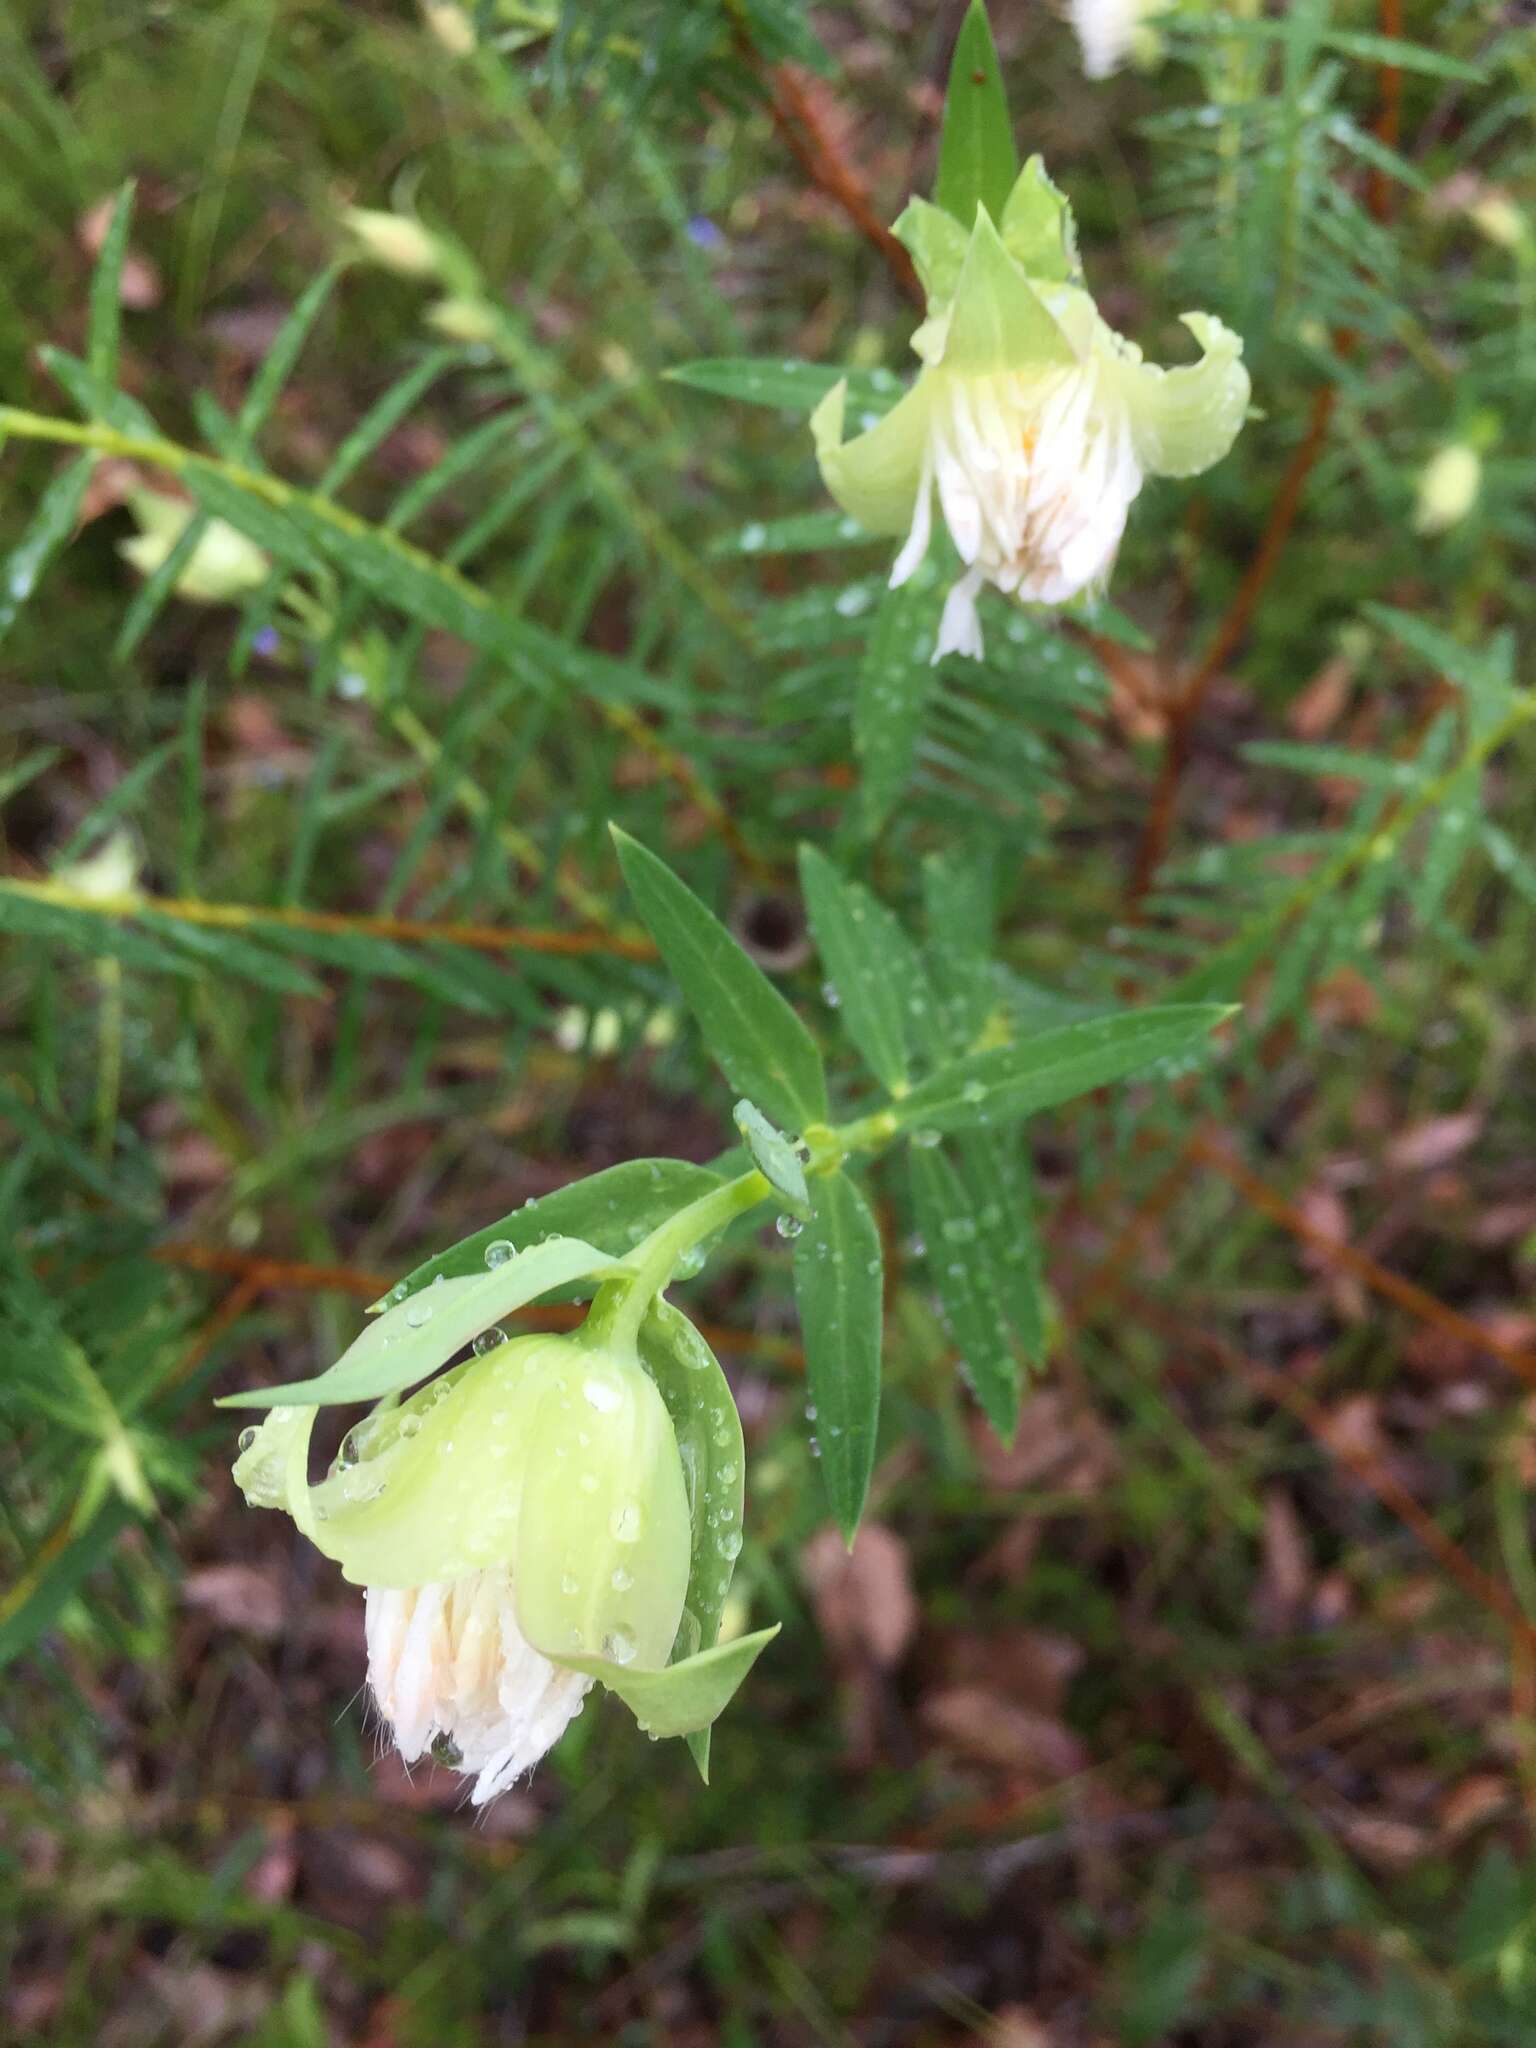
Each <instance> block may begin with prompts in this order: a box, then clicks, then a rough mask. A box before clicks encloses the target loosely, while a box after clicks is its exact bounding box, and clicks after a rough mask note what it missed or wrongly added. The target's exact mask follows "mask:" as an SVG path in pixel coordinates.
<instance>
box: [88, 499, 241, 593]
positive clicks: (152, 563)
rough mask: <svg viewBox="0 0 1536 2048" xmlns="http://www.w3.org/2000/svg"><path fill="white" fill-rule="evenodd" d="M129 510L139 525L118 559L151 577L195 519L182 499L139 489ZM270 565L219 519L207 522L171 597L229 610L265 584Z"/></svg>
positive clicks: (122, 543)
mask: <svg viewBox="0 0 1536 2048" xmlns="http://www.w3.org/2000/svg"><path fill="white" fill-rule="evenodd" d="M128 505H129V509H130V510H131V511H132V513H133V516H134V518H135V519H136V520H137V521H138V522H139V531H138V532H137V533H136V534H135V535H134V536H133V538H132V539H131V540H125V541H119V543H118V549H117V551H118V553H119V554H120V555H121V556H122V557H123V559H124V561H125V562H131V563H132V565H133V567H134V568H135V569H137V570H138V572H139V574H140V575H141V576H153V575H154V573H155V571H156V570H157V569H158V568H159V567H160V565H161V563H162V562H164V561H165V560H166V558H167V557H168V556H169V555H170V553H171V550H172V549H173V548H174V547H175V546H176V544H177V542H178V541H179V540H180V539H181V537H182V535H183V534H184V533H185V532H186V530H187V528H188V527H189V526H190V525H191V523H192V521H193V519H194V517H195V516H196V513H197V507H196V506H195V505H193V504H192V503H190V502H189V500H187V499H186V498H173V497H170V496H169V495H168V494H167V493H166V492H164V491H151V490H147V489H145V488H144V487H143V486H140V487H138V488H137V489H135V490H133V491H131V492H130V493H129V497H128ZM271 566H272V565H271V563H270V561H269V560H268V558H267V556H266V555H265V554H264V553H263V551H262V550H261V549H260V548H259V547H257V545H256V543H255V541H253V540H247V539H246V537H245V535H244V534H243V533H239V532H237V531H236V529H235V528H234V527H233V526H230V525H229V524H227V522H226V521H224V520H222V519H210V520H209V521H208V523H207V525H206V526H205V527H204V528H203V531H202V534H201V536H200V537H199V539H198V542H197V545H196V546H195V547H194V548H193V550H192V552H191V554H190V555H189V556H188V557H187V559H186V561H185V562H184V563H183V564H182V569H181V574H180V575H179V576H178V577H177V578H176V595H177V596H178V597H184V598H186V599H188V600H189V601H190V602H191V603H193V604H234V603H236V602H237V601H238V600H239V599H240V598H242V597H245V596H246V595H247V594H248V593H249V592H251V591H253V590H257V589H259V588H260V587H261V585H262V584H263V583H265V582H266V580H267V576H268V573H269V571H270V569H271Z"/></svg>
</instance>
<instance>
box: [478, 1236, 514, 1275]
mask: <svg viewBox="0 0 1536 2048" xmlns="http://www.w3.org/2000/svg"><path fill="white" fill-rule="evenodd" d="M516 1250H517V1246H516V1245H515V1244H513V1242H512V1240H511V1239H510V1238H507V1237H498V1238H497V1239H496V1240H495V1242H494V1243H492V1244H488V1245H487V1246H486V1248H485V1263H486V1264H487V1265H488V1266H489V1267H490V1268H491V1270H492V1271H493V1272H494V1271H495V1269H496V1267H498V1266H504V1265H505V1264H506V1263H507V1261H508V1259H510V1258H511V1257H512V1255H513V1254H514V1253H515V1252H516Z"/></svg>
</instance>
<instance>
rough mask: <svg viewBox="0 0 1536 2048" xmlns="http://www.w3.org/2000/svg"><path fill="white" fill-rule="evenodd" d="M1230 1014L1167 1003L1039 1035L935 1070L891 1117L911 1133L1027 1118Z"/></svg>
mask: <svg viewBox="0 0 1536 2048" xmlns="http://www.w3.org/2000/svg"><path fill="white" fill-rule="evenodd" d="M1233 1014H1234V1012H1233V1008H1232V1005H1230V1004H1227V1003H1168V1004H1164V1005H1163V1006H1161V1007H1160V1008H1159V1007H1153V1008H1150V1009H1146V1010H1133V1011H1129V1012H1127V1013H1125V1014H1124V1015H1121V1016H1117V1017H1094V1018H1090V1019H1088V1020H1087V1021H1086V1022H1084V1023H1081V1024H1067V1025H1063V1026H1062V1027H1061V1028H1060V1029H1059V1030H1056V1031H1041V1032H1037V1033H1036V1034H1035V1036H1033V1037H1032V1038H1026V1039H1022V1040H1020V1041H1019V1042H1018V1043H1017V1044H1015V1045H1004V1046H998V1047H996V1048H994V1049H993V1050H990V1051H987V1052H978V1053H972V1054H971V1055H970V1056H969V1057H968V1058H966V1059H963V1060H957V1061H956V1062H955V1063H954V1065H953V1066H948V1067H941V1068H940V1069H939V1071H938V1073H936V1074H933V1075H930V1076H929V1078H928V1079H927V1080H926V1081H923V1082H920V1083H919V1085H918V1086H917V1087H916V1088H914V1089H913V1091H912V1093H911V1094H910V1095H908V1096H906V1097H905V1098H904V1099H903V1100H902V1101H901V1102H899V1103H897V1104H896V1105H895V1109H896V1113H897V1115H898V1116H899V1117H900V1119H901V1121H902V1122H903V1123H904V1124H905V1125H907V1126H908V1127H909V1128H912V1129H918V1128H922V1129H927V1130H933V1131H964V1130H969V1129H971V1128H972V1127H974V1126H980V1125H986V1124H991V1123H997V1122H999V1121H1001V1120H1002V1119H1004V1118H1007V1117H1019V1116H1028V1115H1031V1114H1032V1113H1033V1112H1034V1111H1035V1110H1037V1109H1050V1108H1052V1107H1054V1105H1055V1104H1057V1103H1060V1102H1070V1101H1071V1100H1072V1098H1073V1097H1074V1096H1076V1095H1084V1094H1086V1093H1087V1092H1088V1091H1089V1090H1090V1089H1092V1088H1102V1087H1104V1086H1105V1085H1106V1083H1108V1082H1110V1081H1119V1080H1122V1079H1124V1077H1125V1076H1126V1075H1127V1074H1133V1073H1135V1072H1136V1071H1137V1069H1138V1068H1141V1067H1147V1066H1151V1065H1152V1064H1153V1063H1154V1062H1155V1061H1157V1060H1164V1059H1170V1058H1172V1057H1174V1056H1175V1055H1177V1054H1180V1053H1189V1052H1191V1051H1192V1050H1193V1049H1194V1048H1195V1047H1197V1046H1199V1045H1200V1044H1201V1042H1202V1041H1203V1040H1204V1039H1205V1038H1206V1037H1207V1035H1208V1034H1209V1033H1210V1032H1211V1031H1213V1030H1214V1029H1215V1027H1216V1026H1217V1025H1218V1024H1220V1023H1221V1022H1222V1021H1223V1020H1224V1019H1225V1018H1227V1017H1230V1016H1232V1015H1233Z"/></svg>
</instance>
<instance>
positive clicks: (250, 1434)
mask: <svg viewBox="0 0 1536 2048" xmlns="http://www.w3.org/2000/svg"><path fill="white" fill-rule="evenodd" d="M255 1441H256V1431H255V1428H254V1426H253V1427H251V1428H249V1429H242V1430H241V1432H240V1434H239V1436H237V1437H236V1438H235V1449H236V1450H237V1451H248V1450H249V1449H250V1448H251V1445H252V1444H253V1443H255Z"/></svg>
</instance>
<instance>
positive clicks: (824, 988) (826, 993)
mask: <svg viewBox="0 0 1536 2048" xmlns="http://www.w3.org/2000/svg"><path fill="white" fill-rule="evenodd" d="M821 1000H822V1001H823V1002H824V1003H825V1004H826V1006H827V1008H828V1009H829V1010H835V1009H836V1008H837V1007H838V1005H839V1004H840V1003H841V1002H842V1000H843V999H842V997H841V996H840V995H839V994H838V992H837V988H836V985H835V984H834V983H833V982H830V981H824V982H823V983H822V984H821Z"/></svg>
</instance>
